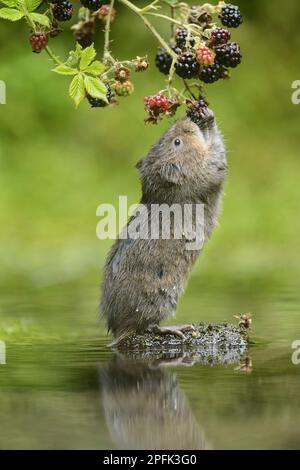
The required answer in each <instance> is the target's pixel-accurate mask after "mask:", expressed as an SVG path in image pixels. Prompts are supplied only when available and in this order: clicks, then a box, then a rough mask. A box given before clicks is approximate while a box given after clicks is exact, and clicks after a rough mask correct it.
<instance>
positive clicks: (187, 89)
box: [183, 80, 197, 100]
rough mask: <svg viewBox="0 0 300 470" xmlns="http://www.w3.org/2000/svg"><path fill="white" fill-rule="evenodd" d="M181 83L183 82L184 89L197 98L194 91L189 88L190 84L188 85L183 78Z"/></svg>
mask: <svg viewBox="0 0 300 470" xmlns="http://www.w3.org/2000/svg"><path fill="white" fill-rule="evenodd" d="M183 83H184V86H185V89H186V91H187V92H188V93H189V94H190V95H191V96H192V97H193V98H194V100H196V99H197V98H196V96H195V95H194V93H193V92H192V90H191V89H190V86H189V85H188V83H187V81H186V80H183Z"/></svg>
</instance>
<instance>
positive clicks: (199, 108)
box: [186, 98, 214, 127]
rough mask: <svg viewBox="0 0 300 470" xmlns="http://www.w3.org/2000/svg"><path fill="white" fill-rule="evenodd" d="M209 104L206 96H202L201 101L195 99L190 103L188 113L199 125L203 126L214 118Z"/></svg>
mask: <svg viewBox="0 0 300 470" xmlns="http://www.w3.org/2000/svg"><path fill="white" fill-rule="evenodd" d="M207 106H208V103H207V102H206V101H205V100H204V98H200V99H199V101H194V102H192V103H191V104H190V105H189V107H188V109H187V111H186V115H187V117H189V118H190V120H191V121H193V122H194V123H195V124H197V126H199V127H203V125H204V124H208V123H209V122H211V121H213V119H214V117H213V114H212V112H211V111H210V110H209V109H208V107H207Z"/></svg>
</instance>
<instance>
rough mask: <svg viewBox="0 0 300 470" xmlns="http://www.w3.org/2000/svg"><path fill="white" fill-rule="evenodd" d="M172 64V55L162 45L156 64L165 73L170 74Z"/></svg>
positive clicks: (157, 54)
mask: <svg viewBox="0 0 300 470" xmlns="http://www.w3.org/2000/svg"><path fill="white" fill-rule="evenodd" d="M171 64H172V57H171V56H170V54H169V53H168V52H167V51H166V50H165V49H163V48H162V47H161V48H159V49H158V51H157V53H156V57H155V65H156V67H157V68H158V70H159V71H160V72H161V73H163V74H164V75H168V73H169V71H170V68H171Z"/></svg>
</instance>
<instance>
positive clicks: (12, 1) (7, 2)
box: [0, 0, 16, 8]
mask: <svg viewBox="0 0 300 470" xmlns="http://www.w3.org/2000/svg"><path fill="white" fill-rule="evenodd" d="M0 2H1V3H4V5H6V6H8V7H11V8H12V7H15V6H16V2H15V0H0Z"/></svg>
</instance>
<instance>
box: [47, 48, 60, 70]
mask: <svg viewBox="0 0 300 470" xmlns="http://www.w3.org/2000/svg"><path fill="white" fill-rule="evenodd" d="M45 51H46V52H47V54H48V56H49V57H50V58H51V59H52V60H53V62H54V63H55V64H56V65H63V63H62V62H61V61H60V60H59V58H58V57H56V55H55V54H54V53H53V52H52V50H51V49H50V47H49V46H47V47H46V48H45Z"/></svg>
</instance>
